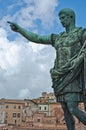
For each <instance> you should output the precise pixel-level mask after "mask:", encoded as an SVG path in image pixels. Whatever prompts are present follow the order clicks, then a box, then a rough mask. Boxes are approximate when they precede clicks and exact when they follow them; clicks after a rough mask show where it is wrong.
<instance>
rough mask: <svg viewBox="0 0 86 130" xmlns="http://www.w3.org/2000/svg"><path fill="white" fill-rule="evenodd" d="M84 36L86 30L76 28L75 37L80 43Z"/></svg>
mask: <svg viewBox="0 0 86 130" xmlns="http://www.w3.org/2000/svg"><path fill="white" fill-rule="evenodd" d="M84 34H85V35H86V28H83V27H78V28H77V36H78V38H79V39H80V41H82V39H83V36H84Z"/></svg>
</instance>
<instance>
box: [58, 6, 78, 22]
mask: <svg viewBox="0 0 86 130" xmlns="http://www.w3.org/2000/svg"><path fill="white" fill-rule="evenodd" d="M63 14H64V15H66V16H69V17H70V18H71V21H72V23H74V24H75V12H74V11H73V10H72V9H70V8H64V9H62V10H60V12H59V14H58V15H59V17H60V16H61V15H63Z"/></svg>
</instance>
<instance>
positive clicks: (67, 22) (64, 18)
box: [59, 14, 71, 27]
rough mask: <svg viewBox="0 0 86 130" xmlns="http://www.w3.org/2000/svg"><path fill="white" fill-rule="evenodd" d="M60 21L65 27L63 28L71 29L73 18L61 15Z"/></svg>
mask: <svg viewBox="0 0 86 130" xmlns="http://www.w3.org/2000/svg"><path fill="white" fill-rule="evenodd" d="M59 19H60V21H61V24H62V25H63V27H69V26H70V24H71V17H70V16H69V15H66V14H61V15H60V16H59Z"/></svg>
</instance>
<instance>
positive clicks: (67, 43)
mask: <svg viewBox="0 0 86 130" xmlns="http://www.w3.org/2000/svg"><path fill="white" fill-rule="evenodd" d="M54 47H55V49H56V62H55V66H56V68H61V67H62V66H63V65H65V64H66V63H67V62H68V61H69V60H70V59H71V58H72V57H73V56H74V55H76V54H78V53H79V51H80V48H81V44H80V41H79V39H78V37H77V32H76V31H74V32H71V33H69V34H67V33H63V34H62V35H60V36H59V37H58V38H57V39H56V40H55V46H54Z"/></svg>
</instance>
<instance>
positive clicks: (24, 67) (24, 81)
mask: <svg viewBox="0 0 86 130" xmlns="http://www.w3.org/2000/svg"><path fill="white" fill-rule="evenodd" d="M22 2H27V3H26V6H25V7H22V8H20V9H19V10H17V12H15V14H13V16H11V15H10V14H9V15H7V16H4V17H3V18H2V19H1V23H0V26H2V28H0V72H1V73H0V97H1V98H2V97H5V98H27V97H28V96H29V97H30V98H33V97H34V98H35V97H38V96H39V94H40V93H41V92H42V91H51V90H52V89H51V79H50V74H49V69H50V68H51V67H52V66H53V60H54V57H55V53H54V49H53V48H52V47H50V46H44V45H37V44H34V43H32V42H29V41H27V40H25V39H24V38H23V37H22V36H20V35H18V33H14V32H12V31H11V30H9V29H10V28H9V26H7V24H6V22H7V20H12V21H16V22H17V23H20V24H21V25H22V26H24V27H25V28H26V27H28V28H31V29H32V30H34V31H36V32H38V31H40V29H39V28H36V26H37V25H36V24H34V20H37V19H40V20H41V22H42V25H43V26H45V25H46V23H47V24H48V23H49V24H48V26H49V27H50V26H51V25H52V23H53V20H54V18H55V15H54V11H55V8H56V6H57V4H58V3H57V0H53V1H49V0H43V1H40V0H29V1H28V0H23V1H22V0H21V3H22ZM16 6H17V5H16ZM13 7H14V6H12V8H10V10H11V9H13ZM48 17H49V18H48ZM50 19H51V21H50ZM38 29H39V30H38ZM14 35H16V36H14ZM8 36H10V37H13V38H14V40H10V39H9V38H8Z"/></svg>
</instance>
